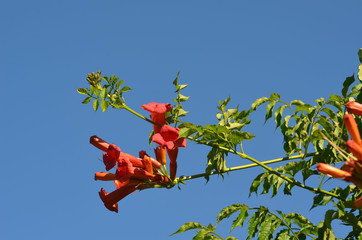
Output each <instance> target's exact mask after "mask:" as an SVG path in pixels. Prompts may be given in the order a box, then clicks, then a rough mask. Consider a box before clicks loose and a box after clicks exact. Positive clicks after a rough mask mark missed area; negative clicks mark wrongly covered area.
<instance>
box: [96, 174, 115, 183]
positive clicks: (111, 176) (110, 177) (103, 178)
mask: <svg viewBox="0 0 362 240" xmlns="http://www.w3.org/2000/svg"><path fill="white" fill-rule="evenodd" d="M94 179H95V180H101V181H114V180H116V175H115V174H113V173H109V172H96V174H95V175H94Z"/></svg>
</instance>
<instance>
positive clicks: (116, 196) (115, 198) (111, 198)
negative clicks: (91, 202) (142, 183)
mask: <svg viewBox="0 0 362 240" xmlns="http://www.w3.org/2000/svg"><path fill="white" fill-rule="evenodd" d="M136 189H138V185H137V184H129V185H126V186H123V187H121V188H119V189H117V190H115V191H113V192H111V193H108V192H106V190H104V189H103V188H101V190H100V191H99V197H100V198H101V200H102V201H103V203H104V206H105V207H106V208H107V209H108V210H110V211H113V212H117V213H118V202H119V201H120V200H122V199H123V198H124V197H126V196H127V195H129V194H130V193H132V192H134V191H135V190H136Z"/></svg>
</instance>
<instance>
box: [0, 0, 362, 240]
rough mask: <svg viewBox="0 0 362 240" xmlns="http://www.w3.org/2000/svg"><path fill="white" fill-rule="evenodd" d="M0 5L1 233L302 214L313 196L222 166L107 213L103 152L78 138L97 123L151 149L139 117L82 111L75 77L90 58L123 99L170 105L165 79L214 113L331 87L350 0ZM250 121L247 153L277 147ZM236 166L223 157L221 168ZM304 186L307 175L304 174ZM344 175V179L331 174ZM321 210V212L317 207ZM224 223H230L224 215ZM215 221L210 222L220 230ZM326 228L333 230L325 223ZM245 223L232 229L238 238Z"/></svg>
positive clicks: (123, 234)
mask: <svg viewBox="0 0 362 240" xmlns="http://www.w3.org/2000/svg"><path fill="white" fill-rule="evenodd" d="M1 5H2V7H1V8H2V14H1V15H0V27H1V39H0V76H1V78H0V79H1V87H0V89H1V90H2V94H1V95H0V101H1V105H0V106H1V110H2V116H3V117H2V118H1V132H2V134H1V135H2V137H1V139H0V146H1V149H2V160H1V161H0V168H1V169H2V172H3V173H2V174H1V175H0V186H1V189H2V191H3V196H2V197H1V198H0V238H1V239H65V238H67V239H85V238H87V239H100V238H101V237H112V238H119V239H190V238H191V236H192V233H185V234H182V235H176V236H173V237H170V238H168V235H170V234H171V233H173V232H174V231H176V230H177V229H178V228H179V226H181V225H182V224H183V223H185V222H189V221H198V222H200V223H202V224H204V225H207V224H208V223H215V221H216V216H217V214H218V213H219V211H220V210H221V209H222V208H223V207H226V206H228V205H231V204H233V203H245V204H249V205H251V206H257V205H260V204H263V205H265V206H267V207H269V208H270V209H279V210H282V211H284V212H285V213H288V212H295V211H300V212H301V213H303V214H305V216H307V217H308V218H310V219H311V220H312V221H313V222H314V223H317V222H319V221H320V220H322V219H321V218H320V214H321V213H322V212H323V211H319V210H312V211H309V208H310V206H311V204H312V198H311V197H312V195H311V194H309V192H307V191H303V190H300V191H299V190H296V191H294V192H293V196H292V197H283V196H278V197H276V198H274V199H270V195H266V196H264V195H260V196H255V195H253V196H252V197H251V198H248V193H249V187H250V183H251V181H252V179H253V178H254V177H255V176H256V175H257V174H259V173H260V172H261V171H262V170H261V169H260V168H254V169H250V170H245V171H240V172H234V173H230V175H229V176H227V177H226V178H225V179H224V180H222V178H221V177H217V176H215V177H212V179H211V181H210V182H209V183H208V184H205V180H203V179H198V180H195V181H190V182H187V185H185V186H183V187H182V190H181V191H180V190H178V189H177V188H174V189H171V190H164V189H152V190H146V191H142V192H137V193H136V194H132V195H131V196H128V197H127V198H125V199H124V200H122V201H121V202H120V203H119V207H120V213H119V214H114V213H112V212H109V211H107V210H106V209H105V208H104V206H103V204H102V203H101V201H100V199H99V197H98V191H99V189H100V188H101V187H105V188H106V190H109V191H111V190H112V188H113V186H112V185H111V184H107V183H103V182H95V181H94V180H93V174H94V172H96V171H102V170H103V164H102V163H101V162H100V161H98V158H100V157H101V152H100V151H98V150H97V149H95V148H94V147H92V146H91V145H90V144H89V137H90V136H92V135H94V134H96V135H98V136H100V137H102V138H104V139H105V140H108V141H109V142H114V143H115V144H117V145H118V146H120V147H121V148H122V149H124V151H125V152H128V153H130V154H134V155H136V154H137V153H138V151H139V150H140V149H144V150H147V151H148V152H151V149H149V147H148V134H149V131H150V129H151V126H150V125H149V124H148V123H146V122H143V121H142V120H140V119H137V118H136V117H134V116H132V115H131V114H129V113H128V112H122V111H118V110H113V109H110V110H109V111H107V112H106V113H101V112H96V113H95V112H94V111H93V110H92V109H91V106H90V105H83V104H81V101H82V100H83V97H82V96H80V95H79V94H77V92H76V88H78V87H86V80H85V79H86V76H87V73H89V72H93V71H97V69H100V70H101V71H102V72H103V74H106V75H112V74H115V75H116V76H119V77H120V78H121V79H125V80H126V82H125V84H126V85H128V86H130V87H131V88H132V89H133V91H131V92H129V93H126V94H125V97H126V101H127V103H128V104H129V105H130V106H131V107H133V108H134V109H136V110H139V112H141V113H143V114H145V115H148V113H147V112H145V111H143V110H142V109H141V108H140V106H141V105H142V104H145V103H148V102H151V101H154V102H171V101H172V99H173V98H174V93H173V90H174V89H173V85H172V81H173V79H174V78H175V76H176V74H177V72H178V71H181V75H180V82H181V83H185V84H189V86H188V88H186V89H185V91H184V95H187V96H191V97H190V99H189V101H188V102H187V103H186V104H185V106H184V107H185V109H186V110H189V111H190V113H189V115H188V118H187V119H186V121H189V122H194V123H195V124H206V123H211V124H212V123H216V118H215V115H216V112H217V109H216V106H217V104H218V101H219V100H222V99H226V98H227V97H229V96H231V99H232V101H231V106H237V105H238V104H239V105H240V108H241V109H248V108H249V107H250V105H251V103H252V102H253V101H254V100H255V99H257V98H260V97H263V96H269V95H270V93H272V92H277V93H279V94H281V96H282V98H283V99H284V100H286V101H290V100H294V99H301V100H302V101H304V102H310V103H312V101H313V100H314V99H317V98H320V97H325V98H328V96H329V95H330V94H331V93H338V94H339V93H340V89H341V86H342V82H343V81H344V79H345V78H346V77H347V76H350V75H352V74H353V73H354V72H356V70H357V66H358V63H359V62H358V57H357V51H358V50H359V49H360V48H361V47H362V42H361V39H362V31H361V25H360V9H361V7H362V3H361V2H359V1H348V2H343V3H342V2H341V1H318V2H315V1H303V2H298V3H296V2H290V1H277V2H275V1H273V2H271V1H258V2H256V1H36V0H35V1H6V2H3V3H2V4H1ZM252 120H253V122H252V126H250V127H249V128H248V130H249V131H250V132H252V133H254V134H255V135H257V137H256V138H255V140H253V141H251V142H250V143H246V147H245V148H246V149H245V150H246V151H247V153H249V154H250V155H251V156H253V157H255V158H256V159H258V160H268V159H273V158H277V157H280V156H283V155H282V154H283V152H282V138H281V136H280V135H279V134H278V133H274V125H273V124H272V122H270V123H267V124H265V125H264V124H263V122H264V110H262V109H260V111H259V112H258V113H255V114H253V115H252ZM207 152H208V148H207V147H203V146H198V145H195V144H192V143H190V144H189V145H188V147H187V148H186V149H182V150H181V152H180V155H179V160H178V163H179V174H182V175H191V174H196V173H200V172H202V171H203V169H204V168H205V164H206V154H207ZM244 163H247V162H246V161H245V160H240V159H237V158H236V157H230V159H229V162H228V166H237V165H240V164H244ZM311 184H312V183H311ZM331 184H339V185H341V186H345V183H342V182H337V181H335V182H333V183H331ZM322 210H323V209H322ZM229 226H230V225H229ZM229 226H228V225H227V224H224V225H222V224H221V225H220V232H221V234H223V235H224V236H227V234H228V229H230V228H228V227H229ZM335 226H336V227H337V228H336V235H337V236H340V237H342V236H343V231H344V228H342V227H341V226H340V223H336V224H335ZM245 231H246V229H236V230H234V232H233V234H232V235H233V236H235V237H238V238H240V239H243V238H245Z"/></svg>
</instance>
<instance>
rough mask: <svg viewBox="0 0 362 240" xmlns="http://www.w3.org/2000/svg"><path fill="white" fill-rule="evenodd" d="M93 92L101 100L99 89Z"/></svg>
mask: <svg viewBox="0 0 362 240" xmlns="http://www.w3.org/2000/svg"><path fill="white" fill-rule="evenodd" d="M93 92H94V94H95V95H96V96H97V98H99V92H100V91H99V89H98V88H93Z"/></svg>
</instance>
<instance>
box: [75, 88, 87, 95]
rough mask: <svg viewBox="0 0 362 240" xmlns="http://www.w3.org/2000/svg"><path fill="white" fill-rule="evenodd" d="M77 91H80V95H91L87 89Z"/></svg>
mask: <svg viewBox="0 0 362 240" xmlns="http://www.w3.org/2000/svg"><path fill="white" fill-rule="evenodd" d="M77 91H78V93H80V94H83V95H89V94H88V90H87V89H85V88H77Z"/></svg>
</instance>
